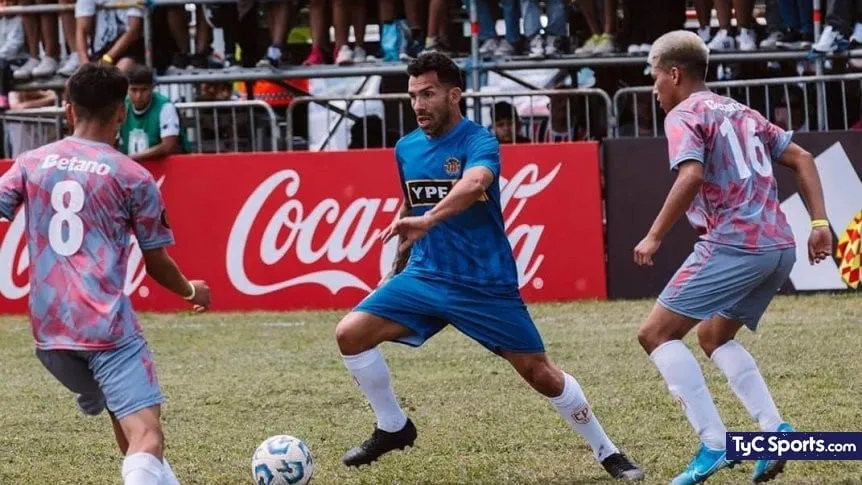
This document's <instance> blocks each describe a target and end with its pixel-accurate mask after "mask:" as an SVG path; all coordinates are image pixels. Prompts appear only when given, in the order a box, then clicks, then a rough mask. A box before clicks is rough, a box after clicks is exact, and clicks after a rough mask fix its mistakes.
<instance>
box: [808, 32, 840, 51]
mask: <svg viewBox="0 0 862 485" xmlns="http://www.w3.org/2000/svg"><path fill="white" fill-rule="evenodd" d="M844 42H847V41H846V40H844V36H843V35H841V33H840V32H838V31H837V30H835V29H834V28H833V27H832V26H831V25H827V26H826V28H824V29H823V32H820V38H819V39H817V42H815V43H814V46H813V47H811V49H812V50H813V51H814V52H817V53H820V54H829V53H831V52H835V51H836V50H838V48H839V46H840V45H841V44H842V43H844Z"/></svg>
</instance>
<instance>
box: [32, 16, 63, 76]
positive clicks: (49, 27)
mask: <svg viewBox="0 0 862 485" xmlns="http://www.w3.org/2000/svg"><path fill="white" fill-rule="evenodd" d="M36 3H38V4H47V3H53V0H37V1H36ZM58 25H59V24H58V23H57V15H56V14H47V13H43V14H40V15H39V36H40V38H41V39H42V48H43V49H45V57H43V58H42V59H41V60H40V61H39V65H38V66H36V67H35V68H33V77H50V76H53V75H54V73H55V72H57V68H58V67H60V64H59V60H60V42H59V39H58V37H59V32H58V30H59V29H58V28H57V27H58Z"/></svg>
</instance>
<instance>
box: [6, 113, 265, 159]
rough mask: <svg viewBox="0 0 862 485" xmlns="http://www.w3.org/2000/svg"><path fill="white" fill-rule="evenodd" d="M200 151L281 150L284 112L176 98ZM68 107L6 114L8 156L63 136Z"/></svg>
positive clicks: (193, 140)
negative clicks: (279, 126)
mask: <svg viewBox="0 0 862 485" xmlns="http://www.w3.org/2000/svg"><path fill="white" fill-rule="evenodd" d="M174 105H175V106H176V107H177V110H178V111H179V113H180V120H181V123H182V128H183V129H184V130H186V134H187V135H188V139H189V141H190V142H191V144H192V146H193V152H195V153H234V152H248V151H267V150H268V151H277V150H278V149H279V145H280V133H279V128H278V117H277V116H276V114H275V112H274V111H273V109H272V107H270V106H269V105H268V104H266V103H265V102H263V101H259V100H251V101H213V102H191V103H174ZM64 117H65V113H64V110H63V108H59V107H53V108H35V109H27V110H16V111H7V112H5V113H2V114H0V126H2V130H3V136H4V138H5V143H4V144H3V155H4V157H6V158H10V157H14V156H17V155H18V154H19V153H20V152H22V151H26V150H31V149H33V148H36V147H38V146H41V145H45V144H47V143H51V142H53V141H56V140H59V139H60V138H62V137H63V136H65V135H67V134H69V133H67V131H68V130H67V128H68V127H67V124H66V123H65V119H64Z"/></svg>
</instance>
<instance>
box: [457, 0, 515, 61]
mask: <svg viewBox="0 0 862 485" xmlns="http://www.w3.org/2000/svg"><path fill="white" fill-rule="evenodd" d="M469 2H470V0H464V7H465V8H469ZM496 3H497V0H476V13H477V14H478V16H479V42H481V46H480V47H479V55H481V56H482V57H500V58H507V57H511V56H513V55H515V46H517V45H519V44H520V43H521V25H520V23H521V12H520V9H519V6H518V4H517V3H516V2H515V0H501V1H500V6H501V7H502V8H503V20H504V21H505V24H506V36H505V37H500V36H499V35H497V21H496V17H495V16H494V14H493V13H492V12H493V11H494V10H496V8H494V7H496V6H497V5H496Z"/></svg>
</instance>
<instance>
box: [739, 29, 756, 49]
mask: <svg viewBox="0 0 862 485" xmlns="http://www.w3.org/2000/svg"><path fill="white" fill-rule="evenodd" d="M736 41H737V42H738V43H739V50H741V51H756V50H757V36H756V35H754V31H753V30H751V29H739V35H738V36H737V37H736Z"/></svg>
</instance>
